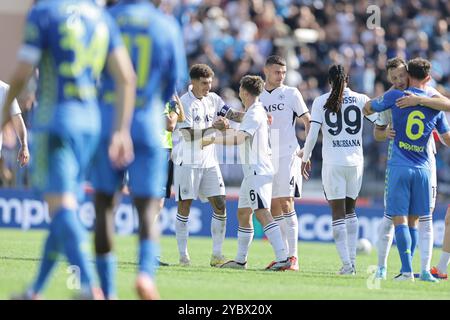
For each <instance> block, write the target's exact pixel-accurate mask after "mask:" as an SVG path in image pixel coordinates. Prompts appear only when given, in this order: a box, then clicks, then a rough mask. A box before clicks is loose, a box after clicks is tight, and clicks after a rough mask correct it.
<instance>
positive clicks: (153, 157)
mask: <svg viewBox="0 0 450 320" xmlns="http://www.w3.org/2000/svg"><path fill="white" fill-rule="evenodd" d="M108 147H109V140H107V139H102V141H101V143H100V146H99V147H98V149H97V152H96V154H95V157H94V163H93V166H92V169H91V180H92V185H93V187H94V189H95V190H97V191H101V192H104V193H106V194H113V193H114V192H116V191H117V190H118V189H119V188H120V187H121V186H122V185H123V182H124V179H125V172H126V171H128V175H129V177H128V179H129V180H128V187H129V189H130V192H131V194H132V196H134V197H150V198H162V197H163V196H164V187H165V184H166V181H167V161H166V152H165V150H164V149H162V148H160V147H152V146H148V145H142V144H136V143H135V144H134V160H133V162H132V163H131V164H130V165H129V166H128V167H127V168H126V169H125V170H117V169H116V168H114V167H113V166H112V164H111V161H110V159H109V156H108Z"/></svg>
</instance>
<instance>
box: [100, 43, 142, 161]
mask: <svg viewBox="0 0 450 320" xmlns="http://www.w3.org/2000/svg"><path fill="white" fill-rule="evenodd" d="M107 68H108V72H109V73H110V74H111V76H112V77H113V79H114V81H115V84H116V97H117V98H116V106H117V108H116V110H117V116H116V124H115V130H114V132H113V135H112V138H111V144H110V148H109V155H110V158H111V160H112V162H113V163H114V165H115V166H117V167H124V166H126V165H127V164H128V163H130V162H131V161H132V160H133V157H134V154H133V143H132V141H131V135H130V125H131V119H132V116H133V111H134V102H135V95H136V75H135V73H134V69H133V65H132V63H131V60H130V56H129V55H128V52H127V50H126V48H125V47H124V46H119V47H117V48H115V49H114V50H113V51H112V52H111V53H110V54H109V55H108V58H107Z"/></svg>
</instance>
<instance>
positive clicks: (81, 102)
mask: <svg viewBox="0 0 450 320" xmlns="http://www.w3.org/2000/svg"><path fill="white" fill-rule="evenodd" d="M18 60H19V64H18V65H17V67H16V69H15V71H14V73H13V76H12V79H11V81H10V84H11V87H10V90H9V92H8V97H7V99H6V101H5V104H4V108H3V124H2V127H4V124H5V123H6V122H7V121H8V119H9V114H10V106H11V103H12V101H13V99H14V97H16V96H17V94H19V92H20V91H21V89H22V88H23V86H24V85H25V84H26V82H27V80H28V78H29V76H30V75H31V73H32V72H33V69H34V68H35V66H37V65H39V70H40V74H39V107H38V108H37V109H36V111H35V113H34V118H33V130H35V131H36V132H35V133H34V135H33V151H32V152H33V159H34V160H33V172H32V183H33V186H34V187H35V188H36V189H37V190H40V191H42V192H43V193H44V198H45V201H46V202H47V204H48V209H49V213H50V217H51V219H52V220H51V223H50V227H49V234H48V237H47V239H46V241H45V245H44V251H43V254H42V261H41V265H40V269H39V273H38V275H37V278H36V280H35V281H34V282H33V284H32V285H31V287H30V288H29V289H28V290H27V291H26V292H25V293H24V295H23V296H21V298H26V299H34V298H38V295H39V293H40V292H41V291H42V290H43V288H44V286H45V284H46V282H47V280H48V276H49V273H50V272H51V270H52V269H53V267H54V265H55V264H56V263H55V262H56V258H57V254H58V253H59V252H61V251H63V252H64V253H65V255H66V256H67V258H68V260H69V263H70V264H71V265H73V266H76V267H77V268H78V270H79V276H80V277H79V281H80V287H81V296H80V297H82V298H100V297H101V296H102V294H101V292H100V290H96V289H95V287H94V283H93V274H92V270H91V267H90V265H89V261H88V252H86V248H88V247H89V246H88V241H87V239H86V230H85V229H84V227H83V225H82V224H81V222H80V220H79V219H78V217H77V215H76V214H77V207H78V199H79V197H80V196H81V195H82V182H83V181H84V175H85V173H86V169H87V166H88V163H89V162H90V160H91V158H92V155H93V153H94V150H95V149H96V148H97V145H98V135H99V130H100V117H99V112H98V104H97V92H96V87H95V86H96V80H97V78H98V77H99V76H100V72H101V71H102V69H103V67H104V65H105V63H107V67H108V69H109V70H110V72H111V74H112V75H113V77H114V78H115V79H116V81H117V83H118V85H117V89H118V90H117V91H118V93H119V99H118V101H117V106H118V110H120V113H119V116H118V117H117V121H116V126H115V131H114V134H113V138H112V142H111V146H110V150H109V152H110V155H111V159H112V160H113V161H114V163H116V164H118V165H121V164H124V163H127V162H128V161H130V160H131V159H132V157H133V146H132V144H131V139H130V134H129V122H128V119H129V117H130V115H131V112H132V110H133V100H134V85H133V83H134V80H133V79H134V72H133V69H132V65H131V63H130V61H129V57H128V55H127V53H126V50H125V48H124V47H123V45H122V41H121V39H120V34H119V32H118V30H117V26H116V25H115V24H114V22H113V21H112V19H111V17H110V16H108V15H107V14H105V12H104V11H103V10H102V9H101V8H99V7H98V6H96V5H95V4H94V3H93V2H92V1H88V0H77V1H75V0H58V1H56V0H47V1H39V2H37V3H36V4H35V5H34V6H33V7H32V9H31V11H30V13H29V15H28V17H27V23H26V27H25V39H24V43H23V45H22V47H21V49H20V51H19V55H18Z"/></svg>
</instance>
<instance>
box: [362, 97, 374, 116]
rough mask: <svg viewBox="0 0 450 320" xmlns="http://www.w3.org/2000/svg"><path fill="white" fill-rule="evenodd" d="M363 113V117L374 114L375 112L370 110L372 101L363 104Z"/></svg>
mask: <svg viewBox="0 0 450 320" xmlns="http://www.w3.org/2000/svg"><path fill="white" fill-rule="evenodd" d="M363 113H364V115H365V116H370V115H371V114H374V113H375V111H374V110H373V108H372V100H369V101H367V102H366V103H365V104H364V109H363Z"/></svg>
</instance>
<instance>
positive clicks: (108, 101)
mask: <svg viewBox="0 0 450 320" xmlns="http://www.w3.org/2000/svg"><path fill="white" fill-rule="evenodd" d="M110 13H111V15H112V16H113V17H114V19H115V20H116V22H117V24H118V26H119V28H120V31H121V34H122V38H123V40H124V42H125V44H126V47H127V49H128V52H129V54H130V57H131V60H132V62H133V66H134V69H135V72H136V103H135V112H134V116H133V123H132V126H131V134H132V137H133V140H134V141H135V142H140V143H144V144H147V145H154V144H160V141H161V139H160V133H161V131H162V130H163V129H164V122H163V118H162V116H161V115H162V114H163V111H164V105H165V102H167V101H169V99H170V98H171V97H172V95H173V94H174V92H175V89H176V86H177V85H179V84H180V82H182V81H184V80H185V78H186V76H185V75H186V70H187V63H186V57H185V51H184V45H183V40H182V37H181V31H180V28H179V26H178V25H177V23H176V22H175V20H173V19H171V18H169V17H168V16H166V15H165V14H164V13H162V12H161V11H159V10H157V9H156V8H155V7H154V6H153V5H152V4H151V3H149V2H147V1H122V2H120V3H119V4H117V5H115V6H113V7H111V9H110ZM114 88H115V85H114V81H113V80H112V78H111V76H110V75H109V74H108V73H107V72H105V73H104V74H103V76H102V81H101V92H102V93H101V110H102V135H103V137H109V135H110V134H111V130H112V124H113V123H114V101H115V96H114V92H115V89H114Z"/></svg>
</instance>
